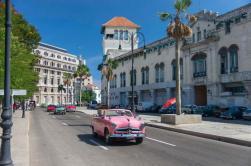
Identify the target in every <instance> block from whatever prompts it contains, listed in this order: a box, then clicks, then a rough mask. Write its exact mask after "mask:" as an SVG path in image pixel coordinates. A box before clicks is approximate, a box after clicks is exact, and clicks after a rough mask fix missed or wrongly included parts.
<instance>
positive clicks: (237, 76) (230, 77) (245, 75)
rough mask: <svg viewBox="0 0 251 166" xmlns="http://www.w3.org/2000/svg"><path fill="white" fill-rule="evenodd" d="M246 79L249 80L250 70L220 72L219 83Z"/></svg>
mask: <svg viewBox="0 0 251 166" xmlns="http://www.w3.org/2000/svg"><path fill="white" fill-rule="evenodd" d="M248 80H251V71H244V72H235V73H230V74H222V75H221V77H220V81H221V83H230V82H241V81H248Z"/></svg>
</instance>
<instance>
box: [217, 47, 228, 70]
mask: <svg viewBox="0 0 251 166" xmlns="http://www.w3.org/2000/svg"><path fill="white" fill-rule="evenodd" d="M227 52H228V51H227V48H226V47H222V48H221V49H220V51H219V55H220V73H221V74H227V73H228V55H227Z"/></svg>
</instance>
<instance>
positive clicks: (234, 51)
mask: <svg viewBox="0 0 251 166" xmlns="http://www.w3.org/2000/svg"><path fill="white" fill-rule="evenodd" d="M238 50H239V48H238V46H237V45H235V44H233V45H231V46H230V47H229V53H230V72H231V73H234V72H238Z"/></svg>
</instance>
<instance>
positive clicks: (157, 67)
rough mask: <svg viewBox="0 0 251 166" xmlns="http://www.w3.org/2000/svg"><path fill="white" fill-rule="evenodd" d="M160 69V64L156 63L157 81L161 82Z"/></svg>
mask: <svg viewBox="0 0 251 166" xmlns="http://www.w3.org/2000/svg"><path fill="white" fill-rule="evenodd" d="M159 71H160V66H159V64H156V65H155V82H157V83H158V82H159V81H160V78H159Z"/></svg>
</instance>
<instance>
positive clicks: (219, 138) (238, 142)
mask: <svg viewBox="0 0 251 166" xmlns="http://www.w3.org/2000/svg"><path fill="white" fill-rule="evenodd" d="M145 124H146V126H149V127H154V128H159V129H164V130H169V131H173V132H177V133H182V134H187V135H192V136H196V137H201V138H207V139H212V140H216V141H221V142H226V143H230V144H236V145H241V146H247V147H251V142H250V141H245V140H239V139H235V138H229V137H224V136H218V135H213V134H205V133H200V132H195V131H189V130H184V129H177V128H172V127H167V126H159V125H156V124H152V123H145Z"/></svg>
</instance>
